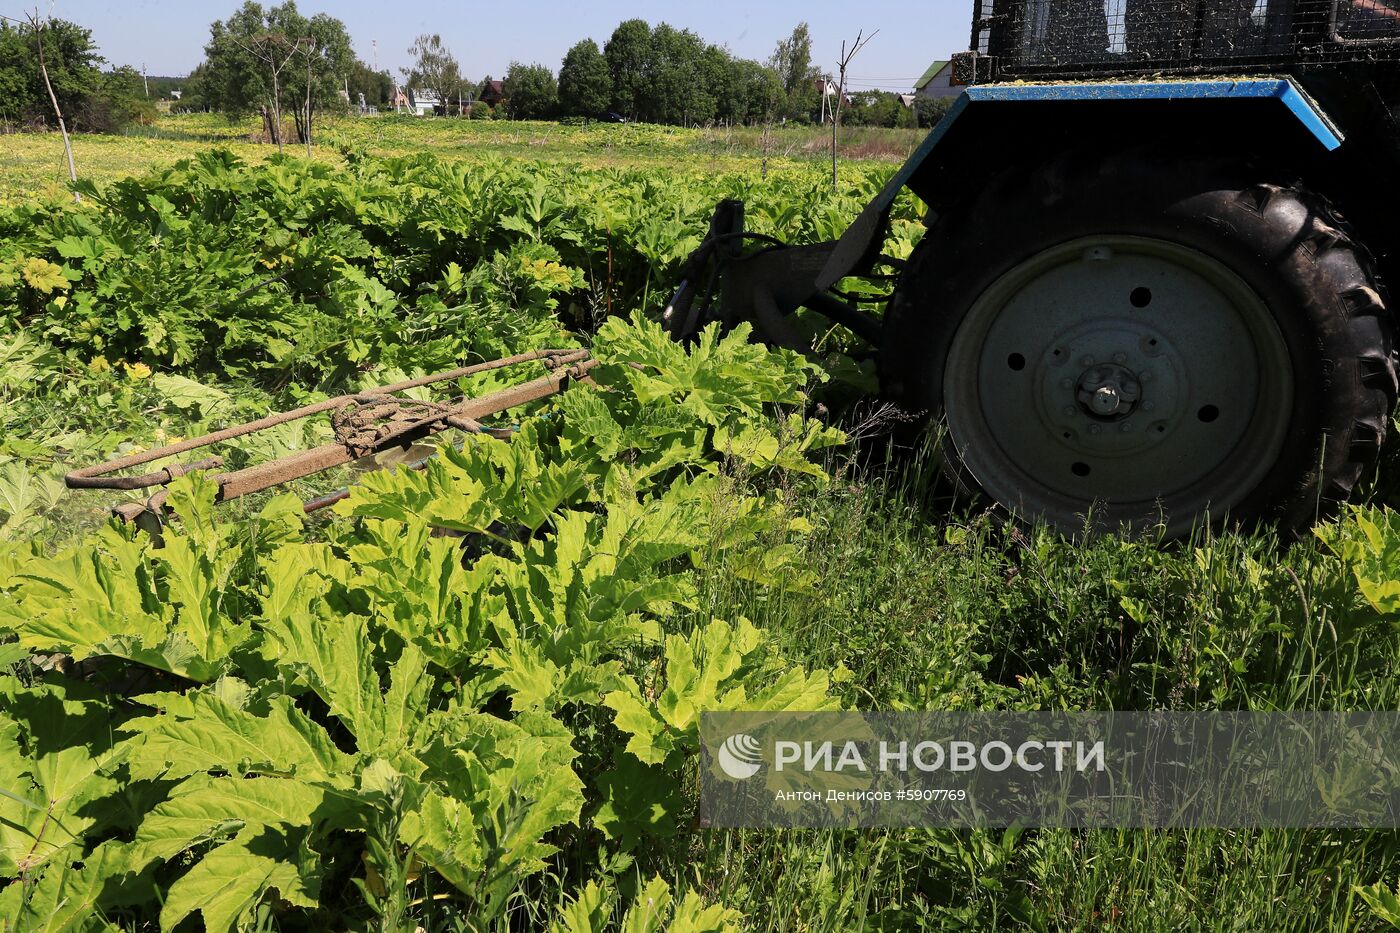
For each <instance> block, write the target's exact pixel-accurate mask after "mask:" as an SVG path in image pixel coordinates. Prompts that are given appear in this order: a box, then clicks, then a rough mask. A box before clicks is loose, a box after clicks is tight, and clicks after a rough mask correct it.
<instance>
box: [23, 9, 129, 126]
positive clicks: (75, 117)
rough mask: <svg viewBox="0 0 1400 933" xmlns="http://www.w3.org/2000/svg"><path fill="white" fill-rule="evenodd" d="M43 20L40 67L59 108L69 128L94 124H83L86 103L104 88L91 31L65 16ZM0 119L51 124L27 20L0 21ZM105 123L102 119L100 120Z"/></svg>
mask: <svg viewBox="0 0 1400 933" xmlns="http://www.w3.org/2000/svg"><path fill="white" fill-rule="evenodd" d="M42 22H43V30H44V65H45V67H46V68H47V69H48V72H49V81H50V82H51V83H52V84H53V91H54V96H55V97H57V98H58V104H59V107H60V108H61V109H62V110H63V113H64V114H65V115H66V116H69V119H70V121H71V122H72V123H73V124H74V128H77V129H85V128H94V127H92V125H91V124H87V123H85V122H84V119H83V115H84V113H85V112H86V113H87V115H88V117H89V118H91V117H93V116H94V115H95V113H96V112H95V111H94V110H93V109H92V108H91V107H90V106H89V104H90V103H91V102H92V99H93V98H95V97H96V96H97V95H99V94H100V93H101V91H102V89H103V86H104V83H105V82H104V78H103V75H102V70H101V66H102V64H103V59H102V56H100V55H98V54H97V47H96V45H94V44H93V41H92V30H90V29H84V28H83V27H82V26H79V25H78V24H76V23H70V22H68V21H67V20H61V19H48V20H44V21H42ZM0 120H4V121H14V122H18V123H44V124H46V125H55V126H56V125H57V121H56V118H55V117H54V112H53V104H52V103H51V102H50V101H49V92H48V90H47V89H46V88H45V87H44V79H43V78H42V77H41V76H40V74H39V50H38V44H37V42H36V40H35V36H34V31H33V30H32V29H31V28H30V26H29V25H28V24H19V25H15V24H11V23H10V22H8V21H5V20H0ZM101 122H103V123H104V124H106V122H107V121H106V120H105V119H104V120H103V121H101Z"/></svg>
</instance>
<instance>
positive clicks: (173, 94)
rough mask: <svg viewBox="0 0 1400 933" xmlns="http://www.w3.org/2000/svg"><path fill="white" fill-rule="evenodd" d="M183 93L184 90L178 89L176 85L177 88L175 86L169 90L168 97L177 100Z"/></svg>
mask: <svg viewBox="0 0 1400 933" xmlns="http://www.w3.org/2000/svg"><path fill="white" fill-rule="evenodd" d="M184 94H185V92H184V91H182V90H180V89H179V88H178V87H177V88H175V89H174V90H173V91H171V92H170V99H171V100H179V99H180V98H181V97H183V96H184Z"/></svg>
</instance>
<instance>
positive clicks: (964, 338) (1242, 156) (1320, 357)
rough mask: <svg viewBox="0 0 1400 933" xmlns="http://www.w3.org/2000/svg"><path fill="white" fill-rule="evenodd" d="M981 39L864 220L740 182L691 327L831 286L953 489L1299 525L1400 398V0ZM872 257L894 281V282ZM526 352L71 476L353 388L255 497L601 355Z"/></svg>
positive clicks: (677, 325)
mask: <svg viewBox="0 0 1400 933" xmlns="http://www.w3.org/2000/svg"><path fill="white" fill-rule="evenodd" d="M953 67H954V71H955V81H956V82H957V83H958V84H960V85H962V86H964V90H963V91H962V93H961V95H960V96H959V97H958V98H957V100H956V101H955V103H954V104H953V106H952V107H951V109H950V110H949V112H948V113H947V115H946V116H945V117H944V118H943V119H942V120H941V121H940V122H939V123H938V125H937V126H936V127H934V128H933V130H932V131H931V132H930V133H929V135H928V137H927V138H926V139H925V140H924V141H923V143H922V144H921V145H920V146H919V147H918V148H917V150H916V151H915V152H914V154H913V156H912V157H911V158H910V159H909V160H908V161H907V162H906V163H905V164H904V165H903V166H902V167H901V168H900V169H899V170H898V171H897V172H895V173H894V175H893V176H892V177H891V178H890V180H889V182H888V184H887V185H886V186H885V187H884V189H883V190H882V191H881V192H880V193H879V194H878V195H877V196H876V197H875V198H874V200H872V201H871V202H870V203H869V204H868V205H866V207H865V208H864V209H863V210H862V212H861V213H860V214H859V215H858V216H857V217H855V218H854V219H853V222H852V223H851V225H850V226H849V228H848V229H847V230H846V231H845V232H844V233H843V235H842V236H841V237H840V238H839V239H838V240H834V241H831V242H826V243H818V244H805V245H797V246H788V245H784V244H782V243H780V242H777V241H775V240H773V238H772V237H768V236H762V235H759V234H757V233H752V232H748V231H746V230H745V229H744V205H743V204H742V203H740V202H737V201H725V202H721V203H720V204H719V205H718V207H717V208H716V210H715V212H714V216H713V219H712V221H711V224H710V230H709V233H708V235H707V236H706V237H705V238H704V239H703V241H702V243H701V245H700V246H699V248H698V249H696V250H695V252H694V253H693V254H692V255H691V256H690V257H689V259H688V260H687V261H686V263H685V264H684V267H683V270H682V272H681V275H680V277H679V278H680V285H679V288H678V289H677V290H676V292H675V295H674V297H673V298H672V300H671V302H670V304H669V305H668V306H667V308H666V309H665V312H664V315H663V317H664V323H665V326H666V327H667V328H668V330H669V332H670V334H671V335H672V336H673V337H674V338H676V339H678V340H690V339H692V338H694V337H695V335H696V334H698V332H699V331H700V330H701V329H702V328H704V327H706V326H707V325H709V324H710V323H712V322H719V323H720V325H721V326H733V325H735V324H737V323H738V322H741V321H748V322H750V323H751V324H752V325H753V328H754V332H755V334H756V335H757V336H758V337H759V338H760V339H762V340H765V341H767V342H770V343H773V344H777V345H784V346H788V347H793V348H795V349H798V350H802V351H810V350H811V349H812V348H811V346H810V345H808V343H807V341H806V340H805V338H804V336H803V334H804V332H805V331H804V329H803V328H800V327H798V326H795V325H796V323H797V322H799V321H800V320H801V319H802V318H803V317H805V316H807V315H811V314H815V315H818V316H821V317H822V318H824V319H826V320H828V321H830V322H831V324H833V325H836V326H838V327H841V328H844V329H845V330H847V331H849V332H850V333H851V334H852V335H853V339H854V340H855V341H860V342H863V343H865V344H868V346H869V348H870V353H871V354H872V355H873V357H874V359H875V362H876V367H877V370H878V374H879V381H880V394H881V396H882V397H883V398H884V399H885V400H886V401H887V402H888V403H890V404H892V405H894V406H897V407H898V408H899V409H900V410H902V411H903V412H906V413H908V416H909V417H910V418H911V419H918V420H919V421H921V422H922V423H924V424H926V425H928V426H931V427H933V428H936V429H937V430H938V431H941V432H942V435H943V437H942V443H941V452H942V453H941V457H940V463H941V470H942V472H943V473H944V474H945V475H946V476H947V477H948V478H949V479H951V480H952V481H953V483H954V485H955V488H956V489H958V490H959V491H960V492H961V493H962V494H964V495H966V496H969V497H980V498H984V499H986V500H989V501H990V502H991V503H992V504H993V505H994V508H995V509H996V510H997V511H999V512H1000V513H1001V514H1002V515H1004V516H1006V517H1008V518H1012V519H1016V520H1022V521H1033V522H1044V523H1047V524H1049V525H1051V526H1053V527H1056V528H1059V529H1062V530H1064V531H1065V532H1067V533H1071V534H1076V533H1080V532H1083V531H1085V530H1086V529H1088V530H1104V531H1118V530H1123V529H1126V530H1128V531H1130V532H1150V533H1153V534H1156V535H1157V536H1159V537H1161V538H1164V539H1165V538H1173V537H1180V536H1184V535H1187V534H1190V533H1191V532H1192V531H1193V529H1196V528H1200V527H1202V526H1214V527H1219V526H1221V525H1224V524H1225V523H1230V524H1232V525H1236V524H1237V525H1245V524H1248V525H1257V524H1262V523H1273V524H1276V525H1279V526H1281V527H1283V528H1284V529H1287V530H1299V529H1303V528H1306V527H1308V526H1310V525H1311V524H1312V523H1313V522H1314V521H1316V520H1317V519H1318V518H1319V517H1321V516H1324V515H1326V514H1328V513H1329V512H1331V511H1333V510H1335V509H1337V508H1338V507H1339V506H1340V505H1341V503H1344V502H1345V501H1346V500H1347V499H1348V498H1349V497H1350V496H1351V495H1352V493H1353V491H1354V490H1356V488H1357V487H1358V484H1360V483H1362V482H1363V480H1364V479H1365V478H1366V476H1367V475H1368V473H1369V472H1370V471H1371V469H1372V467H1373V466H1374V464H1375V463H1376V460H1377V458H1378V454H1379V452H1380V449H1381V445H1382V443H1383V442H1384V440H1385V437H1386V433H1387V429H1388V426H1389V423H1390V418H1391V414H1392V410H1393V409H1394V407H1395V404H1396V395H1397V381H1396V372H1397V357H1396V349H1395V321H1394V320H1393V317H1392V311H1393V309H1392V308H1391V307H1390V306H1389V305H1388V298H1387V293H1386V287H1385V286H1386V283H1387V282H1395V281H1400V219H1398V218H1400V129H1397V122H1396V121H1397V117H1400V0H1107V2H1104V0H977V3H976V5H975V8H974V12H973V24H972V42H971V48H970V50H969V51H968V52H966V53H963V54H960V55H958V56H957V57H956V59H955V61H954V65H953ZM905 188H908V189H910V190H911V191H912V192H913V193H914V195H916V196H917V197H918V199H919V201H920V202H921V203H922V204H923V205H926V206H927V215H926V219H925V223H926V225H927V231H926V232H925V234H924V236H923V237H922V239H921V240H920V241H919V243H918V244H917V246H916V247H915V248H914V251H913V253H912V254H911V255H909V256H908V257H907V258H905V259H899V258H895V257H890V256H886V255H884V253H883V250H884V246H885V242H886V240H887V236H888V233H889V225H890V211H891V207H892V205H893V203H894V201H895V199H896V197H897V196H899V194H900V192H901V191H902V190H903V189H905ZM862 278H865V279H868V280H870V282H871V283H872V284H879V283H889V282H893V288H892V289H888V290H887V291H888V295H887V297H885V298H883V299H882V300H881V301H879V302H876V303H873V306H872V303H871V302H870V301H868V300H857V296H859V295H863V294H870V293H871V292H872V289H870V288H864V289H856V288H853V287H852V281H851V280H853V279H854V280H859V279H862ZM873 291H875V292H879V291H881V290H880V289H878V288H875V289H873ZM528 362H535V363H543V364H544V365H545V366H546V368H547V370H548V373H547V374H546V376H544V377H542V378H540V379H537V380H535V381H534V382H530V383H526V384H525V385H523V386H521V387H519V388H518V389H515V390H507V391H505V392H502V393H497V394H496V395H494V396H489V397H486V398H482V399H475V400H465V401H463V402H462V403H460V404H458V405H456V406H445V405H436V406H428V405H424V404H418V403H413V402H411V401H409V400H407V399H401V398H398V396H397V395H396V394H395V393H397V392H399V391H400V390H402V389H403V388H405V387H410V388H411V387H415V386H418V385H422V384H424V383H426V382H427V381H440V380H443V379H448V378H451V377H454V376H456V375H460V374H461V373H462V372H467V371H469V370H462V371H458V372H454V373H447V374H442V375H441V376H437V377H430V379H429V378H425V379H422V380H414V381H412V382H411V383H404V384H401V385H396V386H385V387H382V388H381V389H378V390H374V391H372V392H368V393H362V394H361V395H359V396H354V397H350V396H347V397H343V398H339V399H331V400H329V401H327V402H323V403H318V404H317V405H314V406H308V407H307V408H305V409H299V410H298V411H296V412H288V413H286V414H285V415H278V416H273V417H272V418H270V419H264V420H263V421H262V422H254V423H251V424H248V425H240V426H235V427H233V428H228V429H225V430H223V431H221V432H218V433H217V434H215V435H209V436H206V437H204V438H195V439H192V440H189V441H185V442H182V443H181V444H179V445H175V446H173V447H167V448H163V449H161V450H156V451H149V452H145V453H141V454H137V455H133V456H129V457H125V458H123V459H121V460H118V461H113V462H110V463H106V464H102V465H99V466H95V467H89V468H86V469H84V470H79V471H75V472H74V473H73V474H70V475H69V477H68V481H69V484H70V485H71V486H75V487H85V488H93V487H96V488H119V489H134V488H147V487H153V486H164V485H166V484H168V483H169V482H170V481H171V480H172V479H173V478H174V477H175V476H176V475H178V474H179V473H180V472H183V471H184V470H185V469H189V468H194V467H199V468H206V469H217V467H218V466H219V465H220V463H219V462H218V461H217V458H214V459H209V460H204V461H200V462H198V463H196V464H189V465H186V466H183V467H182V466H178V465H177V466H174V467H167V468H165V469H162V470H159V471H157V472H154V473H148V474H145V475H141V476H116V475H114V474H116V473H120V472H123V471H126V470H129V469H130V468H132V467H135V466H139V465H141V464H143V463H150V462H152V461H154V460H157V459H161V458H166V457H170V456H174V455H177V454H180V453H183V452H185V451H187V450H193V449H195V448H199V447H205V446H209V445H210V444H215V443H219V442H222V441H225V440H229V439H231V438H234V437H238V436H242V435H245V434H248V433H251V432H252V431H256V430H259V429H261V428H263V427H266V426H268V425H271V424H280V423H283V422H285V421H286V420H289V419H293V418H301V417H307V416H309V415H312V414H315V413H317V412H323V411H328V412H332V413H333V420H335V423H336V437H337V443H335V444H331V445H326V446H325V447H322V448H320V449H318V450H313V451H308V452H305V453H303V454H298V455H295V456H294V457H291V458H289V459H287V460H284V461H275V462H273V463H269V464H261V465H257V466H253V467H248V468H245V469H243V470H240V471H235V472H232V473H225V474H217V476H216V479H217V481H218V483H219V488H220V497H221V498H225V499H227V498H234V497H236V496H238V495H242V494H245V493H247V492H253V491H257V490H259V489H265V488H268V487H269V486H272V485H275V484H278V483H282V482H286V481H287V480H289V479H293V478H297V477H300V476H305V475H308V474H310V473H314V472H317V471H319V470H323V469H326V468H328V467H331V466H335V465H338V464H344V463H348V462H350V461H352V460H354V459H356V458H359V457H364V456H365V455H367V454H373V453H376V452H379V451H384V450H387V449H388V448H390V447H393V446H406V445H409V444H411V443H412V442H414V441H416V440H418V439H420V438H422V437H424V436H426V435H428V434H432V433H435V432H437V431H440V430H443V429H445V428H448V427H456V428H459V429H462V430H467V431H474V432H487V433H491V432H492V431H498V430H499V429H490V428H486V427H483V425H482V424H481V423H480V422H479V421H477V419H478V418H481V417H483V416H485V415H488V414H491V413H495V412H500V411H503V410H504V409H506V408H508V407H510V406H512V405H515V404H519V403H521V402H523V401H528V400H530V399H533V398H538V397H542V396H543V395H547V394H550V393H552V392H556V391H560V390H561V389H562V388H564V387H566V386H567V385H568V384H570V382H571V381H574V380H578V379H586V378H587V369H588V367H590V366H591V365H593V364H592V361H591V360H589V359H587V354H586V353H584V352H582V351H574V352H570V351H563V350H560V351H543V352H541V353H536V354H524V355H522V356H520V357H516V358H510V359H507V360H501V361H496V362H493V363H489V364H479V366H478V367H473V368H471V370H470V371H475V369H477V368H482V367H485V368H494V367H497V366H504V365H520V364H524V363H528ZM336 419H338V420H336ZM505 433H506V434H508V433H509V432H508V431H507V432H505ZM329 501H334V497H331V498H329V499H325V500H317V501H314V502H311V503H307V508H308V509H313V508H317V507H320V506H321V505H324V504H326V503H327V502H329ZM162 502H163V491H162V492H157V493H156V494H155V495H154V496H152V497H151V498H150V499H149V500H147V501H146V502H145V503H132V504H128V505H124V506H122V507H121V508H120V509H119V510H118V511H119V513H120V514H122V515H124V516H125V517H127V518H129V519H134V520H138V521H139V520H142V519H146V520H150V519H152V517H153V516H158V514H159V513H160V511H161V504H162Z"/></svg>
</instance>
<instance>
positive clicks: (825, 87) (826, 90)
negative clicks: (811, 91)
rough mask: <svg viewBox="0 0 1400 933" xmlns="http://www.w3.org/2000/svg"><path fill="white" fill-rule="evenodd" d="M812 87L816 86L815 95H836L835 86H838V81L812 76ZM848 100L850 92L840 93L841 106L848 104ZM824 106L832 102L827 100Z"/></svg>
mask: <svg viewBox="0 0 1400 933" xmlns="http://www.w3.org/2000/svg"><path fill="white" fill-rule="evenodd" d="M812 87H815V88H816V95H818V97H822V98H833V97H836V88H837V87H840V83H837V81H829V80H826V78H813V80H812ZM850 102H851V97H850V94H843V95H841V106H848V105H850ZM826 106H832V102H830V101H827V102H826Z"/></svg>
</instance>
